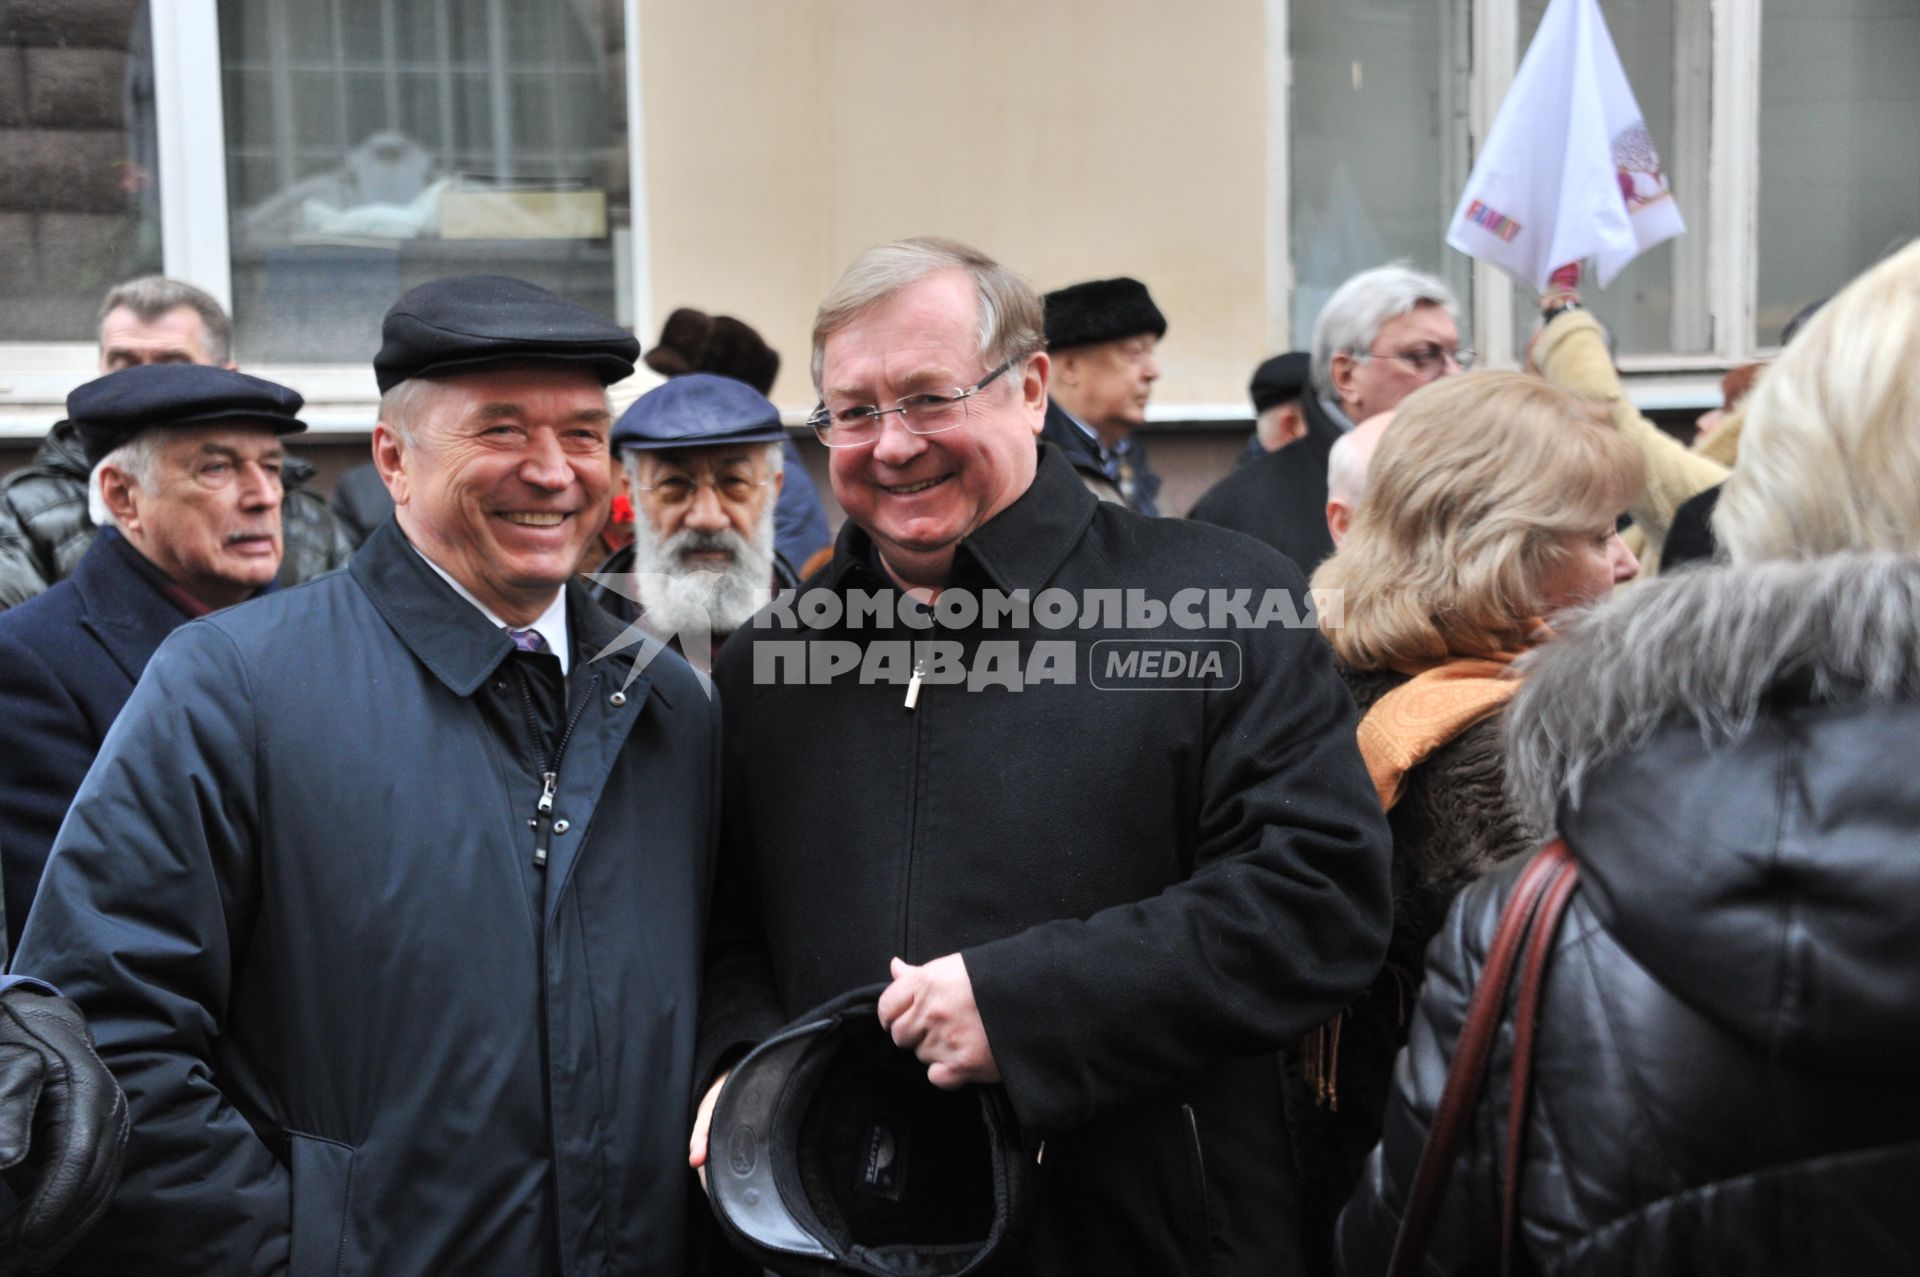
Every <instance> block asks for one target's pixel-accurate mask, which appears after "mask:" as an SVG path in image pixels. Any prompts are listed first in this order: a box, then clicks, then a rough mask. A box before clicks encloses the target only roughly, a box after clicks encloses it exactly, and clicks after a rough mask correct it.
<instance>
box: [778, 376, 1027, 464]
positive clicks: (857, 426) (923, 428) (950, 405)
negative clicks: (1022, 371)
mask: <svg viewBox="0 0 1920 1277" xmlns="http://www.w3.org/2000/svg"><path fill="white" fill-rule="evenodd" d="M1024 358H1025V356H1023V355H1016V356H1014V357H1013V358H1012V359H1009V360H1007V362H1006V363H1004V364H1001V365H1000V366H999V367H998V368H995V369H994V370H993V371H992V372H990V373H988V374H987V375H986V376H984V377H982V378H981V379H980V380H978V381H976V382H974V383H973V384H972V385H971V386H957V387H955V388H954V389H952V390H943V391H933V390H925V391H922V392H920V393H919V394H917V395H908V396H907V397H906V398H904V399H902V400H901V401H900V402H899V403H897V404H895V405H894V406H893V407H891V408H878V407H875V406H874V405H872V404H849V405H848V406H846V407H844V408H831V409H830V408H828V407H827V406H826V405H825V404H822V405H820V406H819V407H818V408H815V409H814V410H813V415H812V416H810V417H808V418H807V424H808V425H810V426H812V427H813V433H814V434H816V435H818V436H819V437H820V442H821V443H824V444H826V445H827V447H829V448H860V447H864V446H866V445H867V444H870V443H872V442H873V441H874V440H876V439H878V438H879V437H880V427H881V425H882V424H883V423H884V422H885V420H886V418H887V417H888V416H890V415H892V414H893V413H896V412H897V413H899V414H900V424H901V425H903V426H905V427H906V428H907V433H908V434H916V435H937V434H939V433H940V432H941V431H942V430H951V429H953V428H954V427H955V426H958V425H961V424H963V423H964V422H965V421H966V419H967V406H966V405H967V400H969V399H971V398H972V397H973V396H974V395H977V394H979V393H980V392H981V391H982V390H985V389H986V388H987V387H988V386H989V385H991V384H992V383H993V379H994V378H996V377H998V376H999V375H1000V374H1001V373H1004V372H1005V371H1006V370H1007V369H1009V368H1011V367H1013V366H1014V365H1015V364H1017V363H1019V362H1020V361H1021V360H1022V359H1024Z"/></svg>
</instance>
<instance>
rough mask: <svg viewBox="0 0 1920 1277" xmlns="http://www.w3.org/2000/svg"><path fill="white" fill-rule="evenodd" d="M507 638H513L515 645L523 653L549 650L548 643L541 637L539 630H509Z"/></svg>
mask: <svg viewBox="0 0 1920 1277" xmlns="http://www.w3.org/2000/svg"><path fill="white" fill-rule="evenodd" d="M507 637H508V638H511V639H512V640H513V645H514V646H515V647H517V648H519V649H520V650H521V651H523V652H544V651H546V650H547V641H546V640H545V639H543V638H541V637H540V631H539V630H508V631H507Z"/></svg>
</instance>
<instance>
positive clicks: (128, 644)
mask: <svg viewBox="0 0 1920 1277" xmlns="http://www.w3.org/2000/svg"><path fill="white" fill-rule="evenodd" d="M300 404H301V399H300V396H299V395H298V394H295V393H294V392H293V391H291V390H288V389H287V388H286V387H284V386H277V385H275V384H273V383H272V382H270V381H262V380H260V379H259V378H257V377H249V376H246V375H245V374H243V373H237V372H230V371H228V370H227V369H224V368H213V367H207V366H202V365H195V364H151V365H146V366H143V367H135V368H129V369H127V370H125V371H124V372H116V373H110V374H108V375H107V376H105V377H101V378H98V379H97V380H94V381H90V382H88V383H86V384H85V385H83V386H81V387H79V388H78V389H76V390H75V391H74V392H73V393H72V394H71V395H69V396H68V397H67V413H68V422H69V423H70V426H71V429H72V430H73V432H74V435H75V437H76V438H77V440H78V441H79V443H80V446H81V447H82V448H83V449H84V450H85V453H86V463H87V468H88V470H89V471H91V472H92V474H93V485H94V490H93V503H94V507H95V509H96V511H98V514H99V516H100V517H98V518H96V519H95V523H97V524H98V525H99V526H100V527H101V528H102V529H103V531H102V532H101V533H100V535H99V536H97V537H95V538H94V540H93V544H92V545H91V546H90V547H89V548H88V550H87V552H86V554H85V555H84V556H83V557H82V558H81V560H80V563H79V566H78V567H77V568H76V569H75V570H74V573H73V575H72V576H70V577H68V578H67V579H66V580H64V581H61V582H59V583H58V584H56V585H55V586H54V587H53V588H52V589H50V590H48V591H47V592H46V593H45V594H41V595H39V596H37V597H35V598H32V599H29V600H27V602H25V603H23V604H21V605H20V606H19V607H17V608H12V609H10V610H8V611H6V612H3V613H0V757H5V758H7V759H9V760H11V761H10V762H9V764H8V766H7V769H6V774H5V779H4V780H3V781H0V862H4V866H5V875H6V897H7V915H6V927H7V936H8V937H9V938H10V939H12V940H18V939H19V938H20V930H21V928H22V927H23V926H24V925H25V923H26V920H27V907H28V906H29V905H31V904H32V903H33V896H34V892H35V890H36V889H37V888H38V886H39V884H40V871H41V869H42V867H43V866H45V864H46V863H47V853H48V851H49V850H51V849H52V847H53V836H54V834H55V833H56V832H57V831H58V830H59V828H60V821H61V818H62V817H64V816H65V815H66V814H67V805H68V804H69V803H71V802H72V801H73V795H74V791H76V790H78V789H79V788H80V781H81V780H82V778H84V777H85V776H86V774H87V768H88V767H89V766H91V765H92V763H93V756H94V755H95V754H96V753H98V752H99V749H100V742H101V741H103V740H104V739H106V735H107V729H108V728H109V727H111V726H113V720H114V719H115V718H117V717H119V714H120V709H121V707H122V706H124V705H125V704H126V703H127V698H128V697H129V696H131V695H133V685H134V683H136V682H137V681H139V678H140V672H141V671H142V670H143V669H145V668H146V665H147V661H148V660H149V659H150V658H151V657H152V656H153V652H154V649H155V648H157V647H159V646H160V641H161V640H162V639H164V638H166V637H167V635H169V634H171V633H172V632H173V631H174V630H176V629H178V628H179V627H180V626H182V625H185V624H186V623H187V622H188V621H189V620H192V619H193V618H194V617H196V616H205V615H206V614H207V613H209V612H211V611H213V610H214V609H216V608H223V607H230V606H232V605H233V604H235V603H239V602H241V601H242V600H244V599H248V598H251V597H252V596H253V595H255V594H257V593H259V592H260V591H261V590H264V589H267V588H269V587H271V585H272V584H273V578H274V573H275V572H277V571H278V570H279V568H280V551H281V541H280V497H281V489H280V466H281V462H282V449H281V446H280V438H281V436H282V435H287V434H292V433H294V432H296V431H300V430H304V429H306V426H305V425H304V424H303V423H302V422H301V421H300V420H299V419H298V418H297V417H296V416H295V414H296V413H298V412H299V411H300Z"/></svg>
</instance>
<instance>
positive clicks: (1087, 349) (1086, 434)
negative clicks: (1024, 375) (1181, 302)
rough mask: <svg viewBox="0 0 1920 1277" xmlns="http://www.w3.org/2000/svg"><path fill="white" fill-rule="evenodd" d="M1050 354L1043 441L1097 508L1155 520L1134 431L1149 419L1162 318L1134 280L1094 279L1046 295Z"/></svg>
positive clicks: (1155, 482) (1152, 489)
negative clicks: (1116, 507)
mask: <svg viewBox="0 0 1920 1277" xmlns="http://www.w3.org/2000/svg"><path fill="white" fill-rule="evenodd" d="M1043 300H1044V302H1045V305H1046V326H1047V354H1048V356H1049V357H1050V358H1051V359H1052V360H1053V383H1052V385H1051V386H1049V387H1048V391H1049V394H1050V396H1051V397H1050V398H1049V400H1048V402H1047V420H1046V424H1045V426H1044V427H1042V429H1041V431H1040V438H1041V439H1042V440H1043V441H1044V442H1047V443H1050V444H1052V445H1054V446H1055V447H1056V448H1059V449H1060V451H1062V452H1064V453H1065V454H1066V456H1067V460H1068V461H1069V462H1071V463H1072V465H1073V468H1074V469H1075V470H1076V471H1078V472H1079V474H1080V481H1081V482H1082V483H1084V484H1086V485H1087V489H1088V490H1089V491H1091V492H1092V493H1093V495H1094V496H1096V497H1099V498H1100V499H1101V500H1102V501H1117V502H1119V503H1120V504H1121V505H1124V506H1126V507H1128V508H1129V509H1132V510H1135V511H1138V512H1139V513H1141V514H1158V513H1160V509H1159V506H1158V505H1157V504H1156V503H1155V498H1156V497H1157V496H1158V495H1159V493H1160V476H1159V475H1157V474H1155V473H1154V472H1153V471H1152V470H1150V469H1148V468H1147V450H1146V447H1145V445H1143V444H1142V443H1141V442H1140V440H1139V439H1137V438H1135V437H1134V433H1133V432H1134V428H1135V427H1136V426H1138V425H1140V424H1141V423H1142V422H1144V421H1145V420H1146V419H1147V399H1148V397H1149V396H1151V395H1152V393H1153V383H1154V382H1155V381H1157V380H1159V377H1160V365H1159V364H1158V363H1157V362H1155V360H1154V353H1153V352H1154V347H1155V346H1157V345H1158V344H1159V342H1160V339H1161V338H1162V337H1164V336H1166V335H1167V319H1166V316H1164V315H1162V314H1161V313H1160V308H1159V307H1158V306H1156V305H1154V304H1153V298H1152V297H1151V296H1150V295H1149V294H1148V293H1147V286H1146V285H1145V284H1143V283H1141V282H1140V281H1139V280H1137V279H1127V278H1126V277H1124V276H1122V277H1121V278H1119V279H1095V280H1089V281H1087V282H1086V283H1084V284H1074V285H1073V286H1071V287H1069V288H1062V289H1059V290H1058V291H1056V292H1051V293H1048V294H1047V295H1046V297H1045V298H1044V299H1043Z"/></svg>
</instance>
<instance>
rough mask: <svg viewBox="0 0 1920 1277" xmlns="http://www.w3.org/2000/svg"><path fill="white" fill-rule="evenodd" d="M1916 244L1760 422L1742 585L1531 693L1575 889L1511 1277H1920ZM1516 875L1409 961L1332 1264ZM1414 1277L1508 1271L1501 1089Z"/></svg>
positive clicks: (1714, 583) (1428, 1110)
mask: <svg viewBox="0 0 1920 1277" xmlns="http://www.w3.org/2000/svg"><path fill="white" fill-rule="evenodd" d="M1916 369H1920V245H1915V246H1912V247H1909V248H1907V249H1906V250H1904V251H1903V252H1901V253H1900V254H1898V255H1897V256H1895V257H1893V258H1891V259H1889V260H1887V261H1886V262H1883V263H1882V264H1881V265H1880V266H1878V267H1876V268H1874V269H1873V270H1871V271H1869V272H1868V273H1867V274H1866V275H1864V276H1862V277H1861V278H1860V279H1859V280H1857V281H1855V283H1854V284H1852V285H1851V286H1850V287H1849V288H1848V289H1847V290H1846V291H1845V292H1843V293H1842V294H1840V296H1839V297H1837V298H1835V299H1834V301H1833V302H1832V303H1831V304H1830V305H1829V306H1828V307H1827V308H1826V309H1825V310H1824V311H1822V312H1821V314H1820V315H1819V316H1818V317H1817V318H1816V319H1815V320H1814V321H1813V322H1812V323H1811V324H1809V326H1808V327H1807V329H1806V331H1805V332H1803V333H1802V334H1801V335H1800V337H1799V338H1798V340H1796V341H1795V342H1794V343H1793V344H1792V345H1791V346H1790V347H1789V348H1788V350H1787V351H1786V353H1785V354H1784V355H1783V356H1782V357H1781V359H1780V361H1779V362H1778V363H1777V364H1776V365H1775V366H1774V368H1773V369H1771V370H1770V371H1769V372H1768V373H1767V374H1766V376H1765V377H1764V378H1763V380H1762V382H1761V385H1760V388H1759V389H1758V390H1757V391H1756V392H1755V394H1754V397H1753V399H1752V400H1751V401H1750V403H1749V410H1748V417H1747V426H1746V434H1745V436H1744V437H1743V441H1742V445H1743V446H1742V450H1741V458H1740V465H1739V468H1738V469H1736V471H1735V472H1734V475H1733V476H1732V478H1731V479H1729V481H1728V483H1727V487H1726V493H1725V495H1724V497H1723V499H1722V502H1721V506H1720V511H1719V513H1718V515H1717V516H1716V531H1717V532H1718V534H1719V536H1720V538H1721V540H1722V543H1723V544H1725V545H1726V546H1727V547H1728V550H1729V553H1730V556H1731V558H1732V566H1731V567H1727V568H1719V569H1710V570H1706V571H1699V572H1693V573H1684V574H1680V575H1677V576H1675V577H1672V578H1664V579H1662V580H1659V581H1657V582H1654V583H1652V584H1650V585H1646V586H1642V587H1640V588H1638V589H1635V590H1632V591H1628V592H1626V593H1625V594H1624V595H1622V596H1621V597H1619V598H1617V599H1616V600H1615V601H1614V602H1613V603H1612V604H1610V605H1608V606H1605V607H1603V608H1601V609H1599V610H1598V611H1597V612H1596V613H1594V614H1593V615H1592V616H1591V617H1590V618H1589V619H1588V621H1587V622H1586V623H1585V624H1584V625H1582V626H1581V627H1579V628H1578V629H1576V630H1574V631H1573V632H1572V633H1570V634H1567V635H1565V636H1563V638H1562V639H1561V640H1560V641H1559V642H1556V643H1554V644H1551V645H1548V646H1547V647H1545V648H1542V649H1540V650H1539V651H1538V652H1537V653H1536V654H1535V655H1534V656H1533V657H1531V658H1529V660H1528V661H1527V665H1526V668H1527V683H1526V687H1525V689H1524V690H1523V691H1522V692H1521V693H1520V694H1519V696H1518V697H1517V698H1516V699H1515V701H1514V703H1513V704H1512V705H1511V706H1510V707H1509V710H1508V722H1509V733H1510V739H1509V763H1508V766H1509V774H1510V777H1511V779H1512V781H1513V783H1514V785H1515V787H1516V794H1517V797H1518V798H1519V800H1520V801H1521V802H1522V803H1523V805H1525V806H1526V807H1527V809H1528V810H1530V811H1532V812H1534V813H1537V814H1538V815H1540V816H1542V817H1544V818H1547V819H1548V820H1549V821H1550V820H1551V819H1552V817H1553V816H1554V815H1555V813H1556V811H1557V816H1558V820H1557V824H1558V828H1559V829H1560V831H1561V833H1562V835H1563V836H1564V837H1565V838H1566V840H1567V842H1568V844H1569V846H1570V847H1571V848H1572V850H1573V852H1574V854H1575V856H1576V858H1577V859H1578V861H1579V865H1580V875H1581V877H1580V882H1581V886H1580V890H1579V892H1578V893H1577V894H1576V895H1575V897H1574V900H1573V903H1572V904H1571V906H1570V907H1569V909H1568V911H1567V914H1566V916H1565V918H1564V920H1563V921H1562V923H1561V928H1560V932H1559V935H1558V939H1557V943H1556V946H1555V949H1554V953H1553V959H1552V964H1551V965H1550V966H1549V968H1548V975H1547V979H1546V984H1545V989H1544V996H1543V1001H1542V1008H1541V1018H1540V1022H1539V1029H1538V1040H1537V1046H1536V1055H1535V1081H1534V1093H1533V1099H1532V1108H1531V1117H1530V1120H1529V1122H1528V1126H1527V1133H1526V1150H1525V1159H1524V1162H1523V1166H1522V1171H1521V1176H1522V1179H1521V1184H1520V1196H1519V1215H1520V1223H1519V1243H1520V1249H1521V1251H1522V1254H1521V1255H1520V1256H1519V1257H1518V1258H1519V1259H1520V1261H1521V1262H1520V1264H1519V1268H1520V1270H1522V1271H1525V1270H1527V1269H1529V1268H1530V1269H1532V1270H1533V1271H1538V1272H1547V1273H1632V1274H1657V1273H1709V1272H1726V1273H1743V1274H1744V1273H1776V1272H1777V1273H1795V1274H1804V1273H1835V1274H1839V1273H1846V1274H1855V1273H1895V1272H1901V1273H1910V1272H1916V1271H1920V1063H1917V1062H1916V1061H1920V779H1917V778H1916V772H1915V767H1916V760H1920V497H1917V494H1920V376H1917V375H1916ZM1514 876H1515V871H1514V870H1507V871H1502V872H1499V873H1496V874H1494V875H1493V876H1491V877H1488V878H1486V879H1483V880H1482V881H1480V882H1479V883H1477V884H1476V885H1474V886H1473V887H1471V888H1469V889H1468V890H1467V891H1466V892H1465V893H1464V894H1463V895H1462V896H1461V898H1460V899H1459V901H1458V902H1457V903H1456V905H1455V907H1454V909H1453V911H1452V912H1451V914H1450V915H1449V917H1448V920H1447V923H1446V925H1445V927H1444V928H1443V930H1442V932H1441V934H1440V936H1439V938H1438V939H1436V940H1435V942H1434V945H1433V948H1432V949H1431V951H1430V952H1429V955H1428V961H1427V984H1426V987H1425V989H1424V991H1423V993H1422V995H1421V998H1420V1002H1419V1006H1418V1009H1417V1010H1416V1012H1415V1018H1414V1022H1413V1025H1412V1030H1411V1036H1410V1039H1409V1043H1408V1046H1407V1049H1406V1051H1405V1052H1404V1053H1403V1054H1402V1056H1401V1058H1400V1061H1399V1063H1398V1066H1397V1069H1396V1078H1395V1095H1394V1098H1393V1101H1392V1103H1391V1106H1390V1108H1389V1111H1388V1113H1387V1119H1386V1128H1385V1134H1384V1137H1383V1141H1382V1145H1381V1147H1380V1148H1379V1149H1376V1150H1375V1152H1374V1154H1373V1157H1372V1159H1371V1160H1370V1161H1369V1163H1368V1166H1367V1171H1366V1173H1365V1175H1364V1176H1363V1179H1362V1183H1361V1187H1360V1190H1359V1192H1358V1193H1357V1195H1356V1196H1355V1198H1354V1200H1353V1201H1352V1202H1351V1203H1350V1204H1349V1205H1348V1207H1347V1210H1346V1212H1345V1213H1344V1215H1343V1216H1342V1218H1341V1223H1340V1233H1339V1250H1340V1255H1339V1259H1340V1264H1341V1266H1342V1268H1343V1270H1344V1271H1346V1272H1348V1273H1375V1272H1380V1271H1382V1270H1383V1269H1384V1268H1385V1266H1386V1260H1387V1256H1388V1254H1389V1252H1390V1251H1391V1249H1392V1244H1393V1235H1394V1230H1395V1228H1396V1227H1397V1225H1398V1222H1399V1217H1400V1213H1401V1210H1402V1209H1403V1207H1404V1205H1405V1200H1406V1193H1407V1190H1408V1186H1409V1184H1410V1183H1411V1181H1412V1178H1413V1173H1414V1168H1415V1165H1416V1164H1417V1162H1418V1160H1419V1156H1420V1151H1421V1146H1422V1142H1423V1141H1424V1139H1425V1136H1426V1131H1427V1126H1428V1123H1429V1122H1430V1121H1431V1119H1432V1117H1433V1114H1434V1110H1435V1107H1436V1105H1437V1102H1438V1099H1439V1095H1440V1091H1441V1087H1442V1085H1443V1082H1444V1078H1445V1073H1446V1067H1447V1062H1448V1058H1449V1056H1450V1055H1451V1053H1452V1050H1453V1047H1454V1044H1455V1042H1456V1040H1457V1038H1458V1036H1459V1033H1460V1028H1461V1023H1462V1020H1463V1019H1464V1016H1465V1011H1466V1005H1467V1000H1468V998H1469V997H1470V995H1471V993H1472V990H1473V985H1474V982H1475V980H1476V979H1477V978H1478V974H1479V971H1480V968H1481V965H1482V963H1483V960H1484V957H1485V953H1486V949H1487V945H1488V942H1489V941H1490V939H1491V936H1492V932H1493V929H1494V923H1495V919H1496V917H1497V916H1498V913H1499V910H1500V906H1501V905H1502V903H1503V902H1504V901H1505V898H1506V896H1507V894H1508V892H1509V891H1510V890H1511V887H1512V882H1513V878H1514ZM1510 1057H1511V1025H1510V1024H1509V1025H1506V1026H1504V1027H1503V1029H1502V1033H1501V1039H1500V1041H1499V1042H1497V1043H1496V1046H1495V1049H1494V1054H1493V1071H1494V1077H1493V1079H1492V1081H1491V1082H1490V1084H1489V1086H1488V1088H1487V1091H1486V1093H1485V1095H1484V1096H1483V1097H1482V1100H1481V1103H1480V1107H1479V1109H1478V1110H1477V1112H1476V1113H1475V1116H1474V1118H1473V1120H1472V1122H1471V1123H1470V1125H1469V1127H1468V1130H1467V1134H1466V1138H1465V1140H1464V1142H1463V1145H1462V1150H1461V1155H1460V1160H1459V1162H1458V1163H1457V1165H1456V1167H1455V1170H1454V1174H1453V1178H1452V1181H1451V1184H1450V1186H1449V1190H1448V1197H1447V1199H1446V1201H1445V1202H1444V1204H1443V1206H1442V1209H1441V1211H1440V1217H1439V1223H1438V1225H1437V1228H1436V1231H1435V1234H1434V1240H1433V1243H1432V1245H1431V1247H1430V1249H1429V1251H1428V1257H1427V1259H1428V1262H1427V1269H1426V1271H1428V1272H1433V1273H1452V1272H1463V1271H1479V1270H1491V1269H1492V1268H1493V1267H1494V1266H1495V1265H1496V1264H1497V1261H1498V1255H1499V1232H1500V1226H1499V1225H1500V1196H1501V1187H1502V1186H1501V1174H1502V1171H1501V1154H1502V1151H1503V1149H1504V1142H1505V1138H1506V1104H1507V1087H1506V1081H1505V1069H1506V1062H1507V1061H1508V1060H1509V1059H1510Z"/></svg>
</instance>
